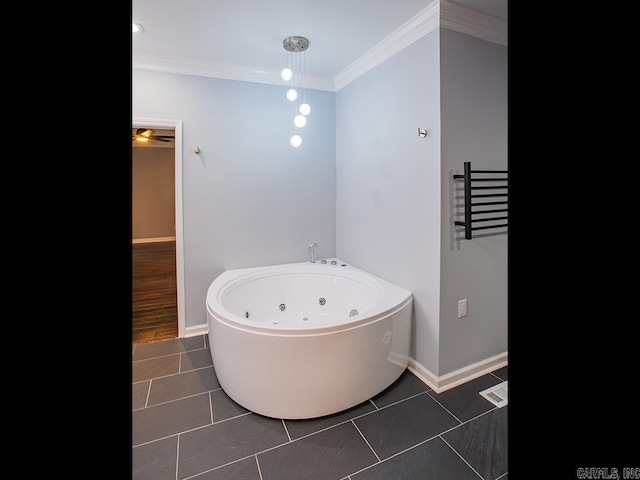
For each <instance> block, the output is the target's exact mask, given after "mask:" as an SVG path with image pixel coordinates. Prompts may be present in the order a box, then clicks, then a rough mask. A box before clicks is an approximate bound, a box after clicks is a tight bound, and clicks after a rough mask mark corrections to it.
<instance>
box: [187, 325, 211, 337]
mask: <svg viewBox="0 0 640 480" xmlns="http://www.w3.org/2000/svg"><path fill="white" fill-rule="evenodd" d="M207 333H209V325H208V324H207V323H203V324H201V325H196V326H195V327H187V331H186V332H185V334H184V336H185V338H189V337H195V336H196V335H206V334H207Z"/></svg>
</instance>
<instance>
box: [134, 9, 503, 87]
mask: <svg viewBox="0 0 640 480" xmlns="http://www.w3.org/2000/svg"><path fill="white" fill-rule="evenodd" d="M438 27H444V28H447V29H449V30H454V31H456V32H460V33H465V34H467V35H470V36H473V37H476V38H480V39H482V40H486V41H488V42H492V43H497V44H500V45H504V46H507V45H508V36H507V22H506V21H504V20H501V19H499V18H496V17H492V16H491V15H486V14H484V13H480V12H478V11H476V10H473V9H471V8H467V7H463V6H462V5H458V4H456V3H453V2H451V1H449V0H434V1H433V3H431V5H429V6H428V7H427V8H425V9H424V10H422V11H420V12H419V13H418V14H417V15H415V16H414V17H413V18H411V19H410V20H409V21H408V22H406V23H405V24H403V25H402V26H401V27H400V28H398V29H397V30H396V31H394V32H393V33H392V34H391V35H389V36H388V37H386V38H385V39H384V40H382V41H381V42H379V43H378V44H376V45H375V46H374V47H373V48H371V49H370V50H368V51H367V52H366V53H365V54H363V55H361V56H360V57H358V58H357V59H356V60H355V61H354V62H352V63H351V64H350V65H349V66H347V67H346V68H345V69H343V70H341V71H340V72H338V73H337V74H336V75H335V76H334V77H333V78H322V77H316V76H310V75H308V76H306V77H305V87H306V88H310V89H314V90H325V91H329V92H337V91H338V90H340V89H342V88H344V87H345V86H347V85H348V84H349V83H351V82H353V81H354V80H356V79H357V78H358V77H360V76H362V75H364V74H365V73H367V72H368V71H369V70H372V69H373V68H375V67H376V66H378V65H380V64H381V63H382V62H384V61H385V60H388V59H389V58H391V57H392V56H394V55H395V54H396V53H398V52H400V51H401V50H403V49H405V48H407V47H408V46H409V45H411V44H412V43H414V42H415V41H417V40H419V39H420V38H422V37H424V36H425V35H427V34H428V33H430V32H432V31H434V30H436V29H437V28H438ZM133 68H137V69H142V70H153V71H158V72H168V73H178V74H183V75H196V76H201V77H213V78H223V79H227V80H239V81H244V82H254V83H265V84H269V85H282V86H287V85H288V83H287V82H284V81H283V80H282V79H281V78H280V72H279V71H272V70H265V69H258V68H253V67H246V66H242V65H236V64H232V63H222V62H213V61H210V60H202V59H197V58H187V57H177V56H167V55H158V54H154V53H149V52H136V53H135V54H134V55H133Z"/></svg>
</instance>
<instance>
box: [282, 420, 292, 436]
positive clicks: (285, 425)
mask: <svg viewBox="0 0 640 480" xmlns="http://www.w3.org/2000/svg"><path fill="white" fill-rule="evenodd" d="M280 421H281V422H282V426H283V427H284V433H286V434H287V438H288V439H289V441H290V442H291V435H289V429H288V428H287V423H286V422H285V421H284V418H281V419H280Z"/></svg>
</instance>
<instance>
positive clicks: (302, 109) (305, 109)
mask: <svg viewBox="0 0 640 480" xmlns="http://www.w3.org/2000/svg"><path fill="white" fill-rule="evenodd" d="M298 111H299V112H300V113H301V114H302V115H305V116H307V115H309V113H311V105H309V104H308V103H307V102H304V103H303V104H302V105H300V106H299V107H298Z"/></svg>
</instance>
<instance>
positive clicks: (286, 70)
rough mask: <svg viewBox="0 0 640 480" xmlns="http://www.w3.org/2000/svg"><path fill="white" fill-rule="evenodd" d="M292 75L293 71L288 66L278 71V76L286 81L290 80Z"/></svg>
mask: <svg viewBox="0 0 640 480" xmlns="http://www.w3.org/2000/svg"><path fill="white" fill-rule="evenodd" d="M292 77H293V71H292V70H291V69H290V68H288V67H285V68H283V69H282V71H281V72H280V78H282V79H283V80H284V81H285V82H288V81H289V80H291V78H292Z"/></svg>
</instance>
